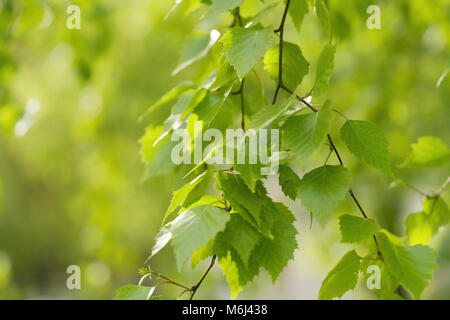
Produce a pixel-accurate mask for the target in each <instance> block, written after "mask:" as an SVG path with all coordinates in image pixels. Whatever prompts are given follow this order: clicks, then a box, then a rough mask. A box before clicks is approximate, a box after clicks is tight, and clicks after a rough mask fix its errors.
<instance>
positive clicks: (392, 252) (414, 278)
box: [377, 231, 437, 299]
mask: <svg viewBox="0 0 450 320" xmlns="http://www.w3.org/2000/svg"><path fill="white" fill-rule="evenodd" d="M377 238H378V242H379V244H380V250H381V252H382V254H383V258H384V261H385V262H386V265H387V267H388V268H389V271H390V272H391V273H392V274H393V275H394V276H395V278H396V279H397V280H398V281H399V282H400V283H401V284H402V285H404V286H405V288H407V289H408V290H409V291H411V293H412V294H413V295H414V297H415V298H416V299H419V298H420V295H421V294H422V292H423V290H424V289H425V287H426V286H427V285H428V282H429V281H430V280H431V278H432V277H433V271H434V270H435V269H436V268H437V264H436V259H437V253H436V252H435V251H434V250H433V249H431V248H430V247H427V246H423V245H415V246H399V245H398V244H395V243H392V242H391V240H390V239H389V237H388V236H387V235H386V232H385V231H379V232H378V234H377Z"/></svg>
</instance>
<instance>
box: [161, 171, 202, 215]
mask: <svg viewBox="0 0 450 320" xmlns="http://www.w3.org/2000/svg"><path fill="white" fill-rule="evenodd" d="M206 173H207V172H206V171H205V172H203V173H202V174H201V175H199V176H198V177H196V178H195V179H194V180H192V181H191V182H189V183H188V184H186V185H184V186H183V187H181V188H180V189H178V190H177V191H175V192H174V193H173V196H172V200H171V201H170V206H169V208H168V209H167V211H166V214H165V215H164V218H163V221H162V224H164V223H165V221H166V219H167V218H168V217H169V215H170V214H171V213H172V212H174V211H175V210H176V209H177V208H178V207H179V206H182V205H183V204H184V202H185V200H186V198H187V197H188V195H189V194H190V193H191V191H192V190H194V188H195V187H196V186H197V185H198V184H199V183H200V182H202V181H203V178H205V176H206Z"/></svg>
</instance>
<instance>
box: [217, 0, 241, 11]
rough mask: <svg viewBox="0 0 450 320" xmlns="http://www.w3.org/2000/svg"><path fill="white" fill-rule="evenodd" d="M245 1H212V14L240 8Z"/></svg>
mask: <svg viewBox="0 0 450 320" xmlns="http://www.w3.org/2000/svg"><path fill="white" fill-rule="evenodd" d="M242 3H244V0H212V5H211V13H219V12H224V11H228V10H232V9H234V8H236V7H239V6H240V5H241V4H242Z"/></svg>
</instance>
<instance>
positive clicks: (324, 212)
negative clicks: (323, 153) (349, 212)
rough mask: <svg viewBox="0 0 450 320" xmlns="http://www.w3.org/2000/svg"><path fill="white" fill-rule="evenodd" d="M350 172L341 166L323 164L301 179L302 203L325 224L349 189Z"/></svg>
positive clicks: (299, 192)
mask: <svg viewBox="0 0 450 320" xmlns="http://www.w3.org/2000/svg"><path fill="white" fill-rule="evenodd" d="M349 183H350V173H349V172H348V171H347V170H346V169H345V168H344V167H341V166H329V165H327V166H323V167H320V168H317V169H315V170H313V171H311V172H309V173H307V174H306V175H305V176H304V177H303V178H302V180H301V183H300V186H299V191H298V196H299V197H300V199H301V201H302V204H303V205H304V206H305V207H306V208H308V210H309V211H311V212H312V214H313V215H314V216H315V217H316V218H317V220H318V221H319V222H320V224H322V225H325V224H326V222H327V221H328V218H329V217H330V216H331V214H332V213H333V212H334V210H336V208H337V207H338V205H339V203H340V202H341V201H342V200H344V198H345V195H346V193H347V192H348V191H349V189H350V187H349Z"/></svg>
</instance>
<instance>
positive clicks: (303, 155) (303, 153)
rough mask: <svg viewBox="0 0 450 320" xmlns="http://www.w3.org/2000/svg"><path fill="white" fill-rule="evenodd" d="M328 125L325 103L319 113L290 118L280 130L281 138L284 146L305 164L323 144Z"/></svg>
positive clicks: (327, 107)
mask: <svg viewBox="0 0 450 320" xmlns="http://www.w3.org/2000/svg"><path fill="white" fill-rule="evenodd" d="M330 123H331V111H330V108H329V103H325V105H324V107H323V108H322V109H321V110H320V111H319V112H314V113H310V114H306V115H300V116H292V117H290V118H289V119H288V120H287V121H286V122H285V123H284V125H283V126H282V128H281V131H282V136H283V138H284V141H285V143H286V146H287V147H288V148H289V149H290V150H291V151H294V152H295V153H296V154H297V155H298V157H299V158H300V159H302V161H303V162H304V163H306V162H307V160H308V159H309V157H310V156H311V155H312V153H313V152H314V151H315V150H316V149H317V148H318V147H319V146H320V145H321V144H322V143H323V141H324V139H325V136H326V135H327V132H328V131H329V129H330Z"/></svg>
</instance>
